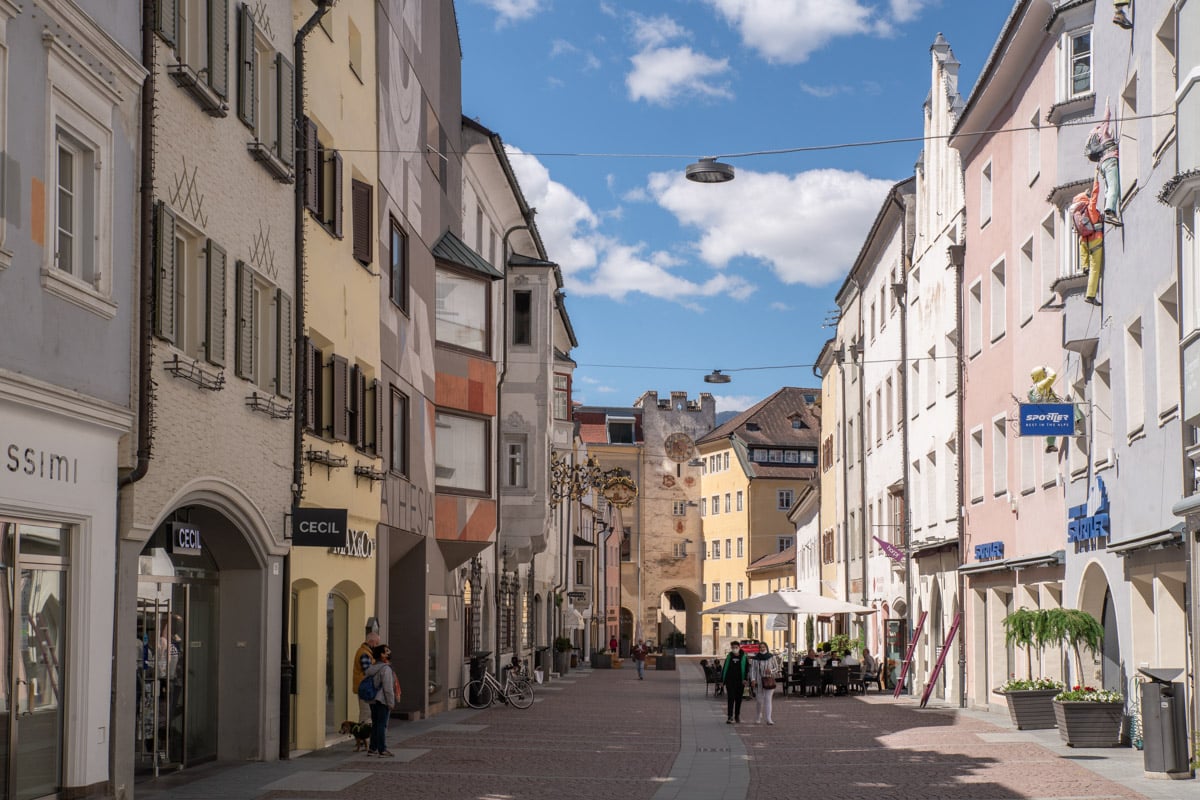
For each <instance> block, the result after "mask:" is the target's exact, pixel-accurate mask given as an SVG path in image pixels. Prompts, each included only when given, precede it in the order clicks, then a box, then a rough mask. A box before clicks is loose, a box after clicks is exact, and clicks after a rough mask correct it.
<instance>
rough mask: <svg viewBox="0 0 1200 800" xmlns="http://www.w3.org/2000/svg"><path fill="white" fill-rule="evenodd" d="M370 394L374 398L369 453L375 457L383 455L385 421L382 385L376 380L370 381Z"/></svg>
mask: <svg viewBox="0 0 1200 800" xmlns="http://www.w3.org/2000/svg"><path fill="white" fill-rule="evenodd" d="M371 392H372V393H373V394H374V396H375V441H373V442H371V448H370V449H371V452H372V453H374V454H375V455H377V456H378V455H382V454H383V449H384V448H383V424H384V419H385V413H384V405H383V400H384V398H383V383H381V382H380V380H379V379H378V378H376V379H375V380H373V381H371Z"/></svg>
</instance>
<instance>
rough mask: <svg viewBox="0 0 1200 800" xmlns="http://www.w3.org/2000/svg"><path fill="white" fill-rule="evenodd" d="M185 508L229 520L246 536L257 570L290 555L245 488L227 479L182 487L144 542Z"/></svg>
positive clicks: (202, 480)
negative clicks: (203, 510) (207, 510)
mask: <svg viewBox="0 0 1200 800" xmlns="http://www.w3.org/2000/svg"><path fill="white" fill-rule="evenodd" d="M185 506H202V507H204V508H210V509H212V510H214V511H217V512H219V513H220V514H222V515H223V516H225V517H226V518H227V519H228V520H229V521H230V522H232V523H233V524H234V525H235V526H236V527H237V528H238V530H240V531H241V532H242V535H243V537H244V538H245V540H246V544H247V546H248V547H249V548H250V552H251V553H252V554H253V558H254V560H255V562H256V564H257V566H258V567H259V568H260V569H261V568H263V567H265V566H266V565H267V563H268V562H269V561H270V559H271V558H272V557H279V556H284V555H286V554H287V551H288V547H287V544H286V543H285V542H284V541H283V540H282V537H276V536H275V535H274V534H273V533H272V530H271V525H270V523H268V522H267V519H266V516H265V515H264V514H263V512H262V509H261V508H259V507H258V505H257V504H255V502H254V500H253V499H251V497H250V496H249V495H248V494H246V492H244V491H243V490H242V489H241V488H239V487H238V486H237V485H236V484H234V483H231V482H230V481H227V480H224V479H223V478H214V477H199V478H195V479H193V480H190V481H188V482H187V483H185V484H184V485H182V486H180V487H179V488H178V489H177V490H176V491H175V494H173V495H172V496H171V498H170V499H169V500H168V501H167V503H166V504H165V505H164V506H163V510H162V511H161V512H160V515H159V516H158V517H157V518H156V519H155V520H154V524H153V525H152V526H151V527H150V529H149V531H147V532H146V537H145V538H142V539H141V543H142V544H145V542H146V539H148V538H149V536H150V534H152V533H153V532H154V531H156V530H158V526H159V525H161V524H162V523H163V522H164V521H166V519H167V517H168V516H169V515H170V514H171V513H173V512H174V511H175V510H176V509H179V508H183V507H185Z"/></svg>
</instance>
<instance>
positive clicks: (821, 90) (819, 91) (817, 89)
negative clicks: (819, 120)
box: [800, 81, 851, 99]
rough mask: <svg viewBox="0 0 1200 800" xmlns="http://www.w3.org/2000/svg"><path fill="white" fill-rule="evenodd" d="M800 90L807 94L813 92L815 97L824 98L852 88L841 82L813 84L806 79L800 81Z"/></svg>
mask: <svg viewBox="0 0 1200 800" xmlns="http://www.w3.org/2000/svg"><path fill="white" fill-rule="evenodd" d="M800 91H802V92H804V93H805V94H811V95H812V96H813V97H820V98H822V99H824V98H826V97H833V96H834V95H835V94H843V93H845V92H849V91H851V89H850V87H849V86H843V85H840V84H829V85H827V86H813V85H812V84H810V83H805V82H804V81H801V82H800Z"/></svg>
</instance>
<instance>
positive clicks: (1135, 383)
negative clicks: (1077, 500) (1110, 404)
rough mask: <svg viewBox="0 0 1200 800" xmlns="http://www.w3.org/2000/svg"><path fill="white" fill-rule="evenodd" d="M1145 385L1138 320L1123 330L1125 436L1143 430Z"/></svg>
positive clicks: (1140, 325)
mask: <svg viewBox="0 0 1200 800" xmlns="http://www.w3.org/2000/svg"><path fill="white" fill-rule="evenodd" d="M1145 383H1146V380H1145V368H1144V360H1143V352H1142V320H1141V319H1140V318H1139V319H1136V320H1134V321H1133V323H1132V324H1130V326H1129V327H1128V328H1126V329H1125V435H1126V436H1129V437H1134V436H1137V435H1138V434H1140V433H1141V432H1142V431H1143V430H1145V425H1146V397H1145V391H1146V389H1145ZM1097 455H1099V453H1097Z"/></svg>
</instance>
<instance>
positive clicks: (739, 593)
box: [737, 581, 744, 600]
mask: <svg viewBox="0 0 1200 800" xmlns="http://www.w3.org/2000/svg"><path fill="white" fill-rule="evenodd" d="M737 587H738V594H737V599H738V600H741V599H742V596H743V595H742V592H743V591H744V590H743V588H742V582H741V581H738V583H737Z"/></svg>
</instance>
